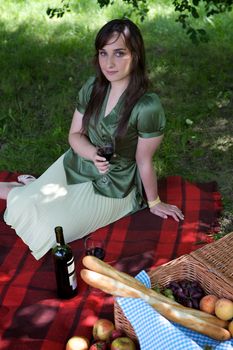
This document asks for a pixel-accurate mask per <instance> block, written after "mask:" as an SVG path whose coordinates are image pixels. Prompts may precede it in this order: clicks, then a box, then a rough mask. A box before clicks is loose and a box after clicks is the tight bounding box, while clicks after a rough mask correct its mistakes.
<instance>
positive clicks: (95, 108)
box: [82, 19, 148, 137]
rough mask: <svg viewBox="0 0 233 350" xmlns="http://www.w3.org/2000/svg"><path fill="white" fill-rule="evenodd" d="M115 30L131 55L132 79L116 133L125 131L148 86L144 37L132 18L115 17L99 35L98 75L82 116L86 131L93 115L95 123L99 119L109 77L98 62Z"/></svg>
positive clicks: (97, 42) (96, 57)
mask: <svg viewBox="0 0 233 350" xmlns="http://www.w3.org/2000/svg"><path fill="white" fill-rule="evenodd" d="M115 33H118V34H119V36H120V35H122V36H123V37H124V40H125V44H126V46H127V48H128V49H129V50H130V52H131V55H132V63H131V74H130V80H129V84H128V87H127V88H126V90H125V92H124V96H125V97H124V104H123V108H122V111H121V115H120V118H119V123H118V127H117V130H116V136H118V137H121V136H123V135H124V134H125V133H126V130H127V125H128V120H129V117H130V113H131V111H132V109H133V107H134V106H135V104H136V102H137V101H138V100H139V99H140V97H141V96H142V95H143V94H144V93H145V92H146V90H147V86H148V78H147V74H146V69H145V49H144V42H143V38H142V35H141V32H140V30H139V28H138V27H137V26H136V25H135V24H134V23H133V22H132V21H130V20H129V19H114V20H112V21H110V22H108V23H106V24H105V25H104V26H103V27H102V28H101V29H100V31H99V32H98V34H97V36H96V40H95V49H96V54H95V58H94V64H95V68H96V79H95V82H94V86H93V90H92V93H91V96H90V100H89V102H88V105H87V108H86V111H85V113H84V116H83V125H82V127H83V131H84V132H86V131H87V128H88V124H89V121H90V119H91V118H92V117H94V120H95V123H97V122H98V118H99V114H100V110H101V107H102V104H103V101H104V98H105V95H106V93H107V89H108V86H109V81H108V80H107V79H106V78H105V76H104V75H103V73H102V71H101V69H100V66H99V60H98V56H99V50H101V49H102V48H103V47H104V46H105V45H106V43H107V42H108V40H109V39H110V38H111V37H112V35H113V34H115Z"/></svg>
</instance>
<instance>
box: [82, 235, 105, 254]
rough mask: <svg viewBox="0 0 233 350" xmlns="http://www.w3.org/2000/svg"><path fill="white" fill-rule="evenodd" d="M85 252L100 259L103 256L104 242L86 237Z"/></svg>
mask: <svg viewBox="0 0 233 350" xmlns="http://www.w3.org/2000/svg"><path fill="white" fill-rule="evenodd" d="M85 254H86V255H92V256H95V257H96V258H98V259H100V260H104V258H105V250H104V242H103V241H101V240H96V239H94V238H93V239H92V238H91V237H87V238H86V240H85Z"/></svg>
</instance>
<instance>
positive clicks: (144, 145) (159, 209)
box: [136, 136, 184, 221]
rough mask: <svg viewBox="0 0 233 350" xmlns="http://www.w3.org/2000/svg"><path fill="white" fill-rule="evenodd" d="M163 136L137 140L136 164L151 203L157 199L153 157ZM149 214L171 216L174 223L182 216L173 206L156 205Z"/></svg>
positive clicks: (163, 216)
mask: <svg viewBox="0 0 233 350" xmlns="http://www.w3.org/2000/svg"><path fill="white" fill-rule="evenodd" d="M162 139H163V136H158V137H152V138H141V137H139V138H138V145H137V150H136V162H137V166H138V169H139V173H140V177H141V180H142V183H143V186H144V190H145V193H146V197H147V201H149V202H152V201H154V200H155V199H156V198H157V197H158V188H157V177H156V173H155V169H154V167H153V155H154V153H155V151H156V150H157V148H158V147H159V145H160V143H161V141H162ZM150 211H151V213H153V214H155V215H158V216H160V217H162V218H164V219H166V218H167V217H168V216H172V217H173V218H174V219H175V220H176V221H179V220H180V219H181V220H183V218H184V216H183V214H182V212H181V211H180V209H179V208H177V207H176V206H175V205H170V204H166V203H162V202H160V203H157V204H155V205H154V206H152V207H151V208H150Z"/></svg>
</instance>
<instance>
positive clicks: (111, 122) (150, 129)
mask: <svg viewBox="0 0 233 350" xmlns="http://www.w3.org/2000/svg"><path fill="white" fill-rule="evenodd" d="M93 83H94V78H90V79H89V80H88V81H87V82H86V84H85V85H84V86H83V88H82V89H81V90H80V92H79V96H78V103H77V109H78V111H79V112H80V113H82V114H83V113H84V111H85V109H86V106H87V103H88V100H89V98H90V94H91V91H92V87H93ZM109 92H110V85H109V88H108V91H107V94H106V97H105V99H104V102H103V106H102V109H101V112H100V116H99V121H98V125H97V126H95V125H93V124H91V125H90V126H89V129H88V137H89V139H90V142H91V143H92V144H93V145H95V146H99V145H101V142H102V139H104V138H109V137H110V136H111V137H112V138H113V137H114V133H115V131H116V128H117V125H118V118H119V114H120V113H119V112H120V110H121V107H122V103H123V101H124V94H123V95H122V96H121V97H120V99H119V101H118V103H117V104H116V106H115V107H114V108H113V110H112V111H111V112H110V113H109V114H108V115H107V116H106V117H105V116H104V114H105V109H106V104H107V101H108V96H109ZM164 127H165V116H164V111H163V108H162V106H161V103H160V100H159V98H158V96H157V95H156V94H155V93H146V94H145V95H143V96H142V97H141V99H140V100H139V101H138V103H137V104H136V105H135V107H134V108H133V110H132V113H131V115H130V118H129V123H128V129H127V134H126V135H125V136H124V137H123V138H116V139H115V157H114V158H112V159H111V163H110V171H109V172H108V174H107V177H108V181H107V183H104V182H103V181H102V175H101V174H99V172H98V170H97V168H96V167H95V165H94V163H93V162H92V161H90V160H87V159H85V158H82V157H80V156H79V155H78V154H76V153H75V152H74V151H73V150H72V149H70V150H69V151H68V152H67V153H66V155H65V158H64V167H65V171H66V177H67V183H68V184H70V185H72V184H77V183H82V182H87V181H92V185H93V187H94V190H95V192H96V193H97V194H100V195H103V196H106V197H112V198H124V197H126V196H127V195H128V194H129V193H130V192H131V191H132V190H133V189H135V190H136V195H137V198H138V205H137V207H136V208H135V210H138V209H139V207H142V206H143V195H142V184H141V180H140V177H139V172H138V168H137V165H136V161H135V153H136V148H137V141H138V137H139V136H140V137H142V138H150V137H156V136H160V135H162V133H163V130H164Z"/></svg>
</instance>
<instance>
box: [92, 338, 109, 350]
mask: <svg viewBox="0 0 233 350" xmlns="http://www.w3.org/2000/svg"><path fill="white" fill-rule="evenodd" d="M107 349H108V346H107V343H106V342H105V341H102V340H101V341H97V342H96V343H94V344H92V346H91V347H90V348H89V350H107Z"/></svg>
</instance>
